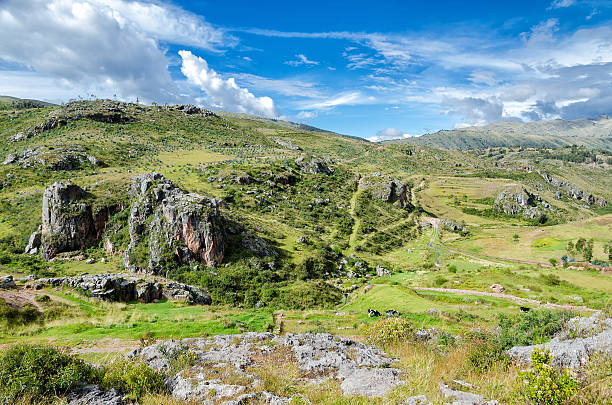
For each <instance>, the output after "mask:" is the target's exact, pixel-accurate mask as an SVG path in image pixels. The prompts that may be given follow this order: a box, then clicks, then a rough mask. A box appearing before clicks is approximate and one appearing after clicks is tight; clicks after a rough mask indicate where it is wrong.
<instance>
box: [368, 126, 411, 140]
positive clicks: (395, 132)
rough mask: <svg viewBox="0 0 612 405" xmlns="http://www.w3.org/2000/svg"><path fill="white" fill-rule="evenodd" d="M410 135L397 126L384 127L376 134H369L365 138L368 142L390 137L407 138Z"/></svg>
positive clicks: (390, 138) (389, 138)
mask: <svg viewBox="0 0 612 405" xmlns="http://www.w3.org/2000/svg"><path fill="white" fill-rule="evenodd" d="M410 136H411V135H410V134H407V133H404V132H403V131H401V130H399V129H397V128H385V129H381V130H380V131H378V132H377V133H376V136H371V137H369V138H366V139H367V140H368V141H370V142H382V141H389V140H392V139H402V138H409V137H410Z"/></svg>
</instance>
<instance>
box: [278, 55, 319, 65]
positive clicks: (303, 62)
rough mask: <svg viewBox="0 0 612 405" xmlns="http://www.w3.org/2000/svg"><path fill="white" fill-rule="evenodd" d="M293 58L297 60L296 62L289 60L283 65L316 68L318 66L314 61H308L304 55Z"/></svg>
mask: <svg viewBox="0 0 612 405" xmlns="http://www.w3.org/2000/svg"><path fill="white" fill-rule="evenodd" d="M295 57H296V58H297V59H296V60H289V61H287V62H285V65H289V66H294V67H297V66H301V65H311V66H316V65H318V64H319V62H317V61H314V60H310V59H308V58H307V57H306V55H304V54H301V53H298V54H297V55H295Z"/></svg>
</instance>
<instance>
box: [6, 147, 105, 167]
mask: <svg viewBox="0 0 612 405" xmlns="http://www.w3.org/2000/svg"><path fill="white" fill-rule="evenodd" d="M2 164H3V165H9V164H17V165H18V166H19V167H22V168H29V167H36V166H40V167H43V168H45V169H48V170H53V171H58V170H76V169H79V168H81V167H83V165H91V166H94V167H98V166H103V164H102V162H101V161H100V160H99V159H98V158H97V157H95V156H93V155H90V154H89V153H87V151H86V150H85V149H84V148H83V147H81V146H77V145H69V146H63V147H57V148H52V149H50V148H44V147H39V148H35V149H26V150H24V151H23V152H21V153H19V154H14V153H11V154H9V155H7V156H6V158H5V159H4V161H3V162H2Z"/></svg>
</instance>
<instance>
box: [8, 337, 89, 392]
mask: <svg viewBox="0 0 612 405" xmlns="http://www.w3.org/2000/svg"><path fill="white" fill-rule="evenodd" d="M98 380H99V373H98V371H96V370H95V369H94V368H93V367H91V366H90V365H88V364H86V363H84V362H83V361H82V360H80V359H78V358H76V357H74V356H71V355H68V354H65V353H63V352H61V351H59V350H58V349H56V348H54V347H51V346H42V345H15V346H12V347H11V348H10V349H8V350H7V351H5V352H4V353H3V354H2V355H1V356H0V402H3V401H6V402H7V403H12V402H13V401H15V400H16V399H17V398H22V397H30V398H32V399H34V400H37V402H45V400H50V399H52V398H53V397H55V396H57V395H62V394H65V393H66V392H68V391H69V390H70V389H71V388H72V387H73V386H74V385H75V384H76V383H95V382H97V381H98Z"/></svg>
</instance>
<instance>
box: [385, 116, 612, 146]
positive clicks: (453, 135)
mask: <svg viewBox="0 0 612 405" xmlns="http://www.w3.org/2000/svg"><path fill="white" fill-rule="evenodd" d="M387 143H407V144H415V145H423V146H431V147H435V148H441V149H448V150H466V149H482V148H489V147H516V146H525V147H548V148H556V147H562V146H566V145H574V144H575V145H578V146H585V147H588V148H594V149H608V150H612V118H609V117H608V116H607V115H602V116H601V117H599V118H597V119H586V118H584V119H579V120H573V121H565V120H551V121H538V122H528V123H524V122H514V121H504V122H496V123H494V124H490V125H486V126H482V127H467V128H461V129H454V130H445V131H438V132H436V133H433V134H426V135H423V136H419V137H414V138H407V139H401V140H396V141H388V142H387Z"/></svg>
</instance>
